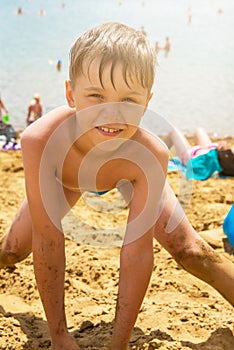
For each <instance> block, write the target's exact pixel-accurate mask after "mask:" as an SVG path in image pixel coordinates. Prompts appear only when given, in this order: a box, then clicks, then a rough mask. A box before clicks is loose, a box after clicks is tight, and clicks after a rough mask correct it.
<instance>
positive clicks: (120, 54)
mask: <svg viewBox="0 0 234 350" xmlns="http://www.w3.org/2000/svg"><path fill="white" fill-rule="evenodd" d="M97 58H100V65H99V79H100V82H101V84H102V74H103V70H104V68H105V66H106V65H107V64H108V63H110V62H111V73H110V75H111V82H112V84H113V86H114V81H113V72H114V68H115V66H116V64H117V63H119V62H121V63H122V75H123V78H124V81H125V82H126V84H127V85H128V86H129V85H130V84H131V81H132V80H133V78H136V79H137V81H138V82H139V83H140V85H141V86H142V87H144V88H147V89H148V91H149V92H150V90H151V88H152V86H153V83H154V76H155V65H156V56H155V50H154V49H153V48H152V47H151V45H150V43H149V41H148V40H147V38H146V36H145V34H144V33H143V32H142V31H141V30H136V29H134V28H131V27H128V26H126V25H124V24H121V23H117V22H110V23H104V24H102V25H99V26H97V27H94V28H92V29H90V30H88V31H86V32H85V33H84V34H82V35H81V36H80V37H79V38H78V39H77V40H76V41H75V43H74V44H73V46H72V48H71V51H70V68H69V76H70V81H71V85H72V86H73V87H74V84H75V80H76V78H77V77H78V76H79V74H81V73H84V72H83V64H84V61H86V60H87V61H88V64H89V67H90V64H91V63H92V61H93V60H95V59H97ZM87 61H86V62H87ZM87 73H88V75H89V71H88V72H87Z"/></svg>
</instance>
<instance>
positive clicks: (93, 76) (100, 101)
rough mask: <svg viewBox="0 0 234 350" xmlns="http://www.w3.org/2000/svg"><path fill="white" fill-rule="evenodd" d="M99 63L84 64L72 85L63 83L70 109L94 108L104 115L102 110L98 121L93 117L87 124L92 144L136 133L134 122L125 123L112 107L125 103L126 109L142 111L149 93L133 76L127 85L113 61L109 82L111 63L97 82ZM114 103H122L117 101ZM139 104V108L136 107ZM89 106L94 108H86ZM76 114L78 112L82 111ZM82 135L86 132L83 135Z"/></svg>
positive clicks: (126, 137) (124, 119) (119, 67)
mask: <svg viewBox="0 0 234 350" xmlns="http://www.w3.org/2000/svg"><path fill="white" fill-rule="evenodd" d="M99 64H100V61H99V60H98V59H96V60H94V61H93V62H92V63H91V65H90V66H89V67H88V65H87V66H85V65H84V69H83V72H84V73H83V74H81V75H79V76H78V77H77V79H76V81H75V82H74V86H73V88H72V87H71V85H70V82H66V97H67V101H68V104H69V106H70V107H72V108H74V107H75V108H76V111H77V112H80V111H82V110H84V109H87V108H89V110H90V111H91V113H93V111H95V110H96V111H98V112H97V113H96V115H97V114H99V115H104V114H103V113H101V112H100V111H101V110H102V109H103V110H104V109H105V118H104V119H103V118H100V120H99V122H98V121H97V120H98V118H97V117H96V120H95V123H93V127H92V128H91V127H87V131H88V133H89V136H90V138H92V140H93V143H94V144H97V143H100V142H103V141H105V140H110V139H115V138H122V139H130V138H131V137H132V136H133V135H134V133H135V132H136V129H137V125H136V124H134V123H131V122H129V123H128V122H126V118H122V117H121V116H120V115H118V112H117V110H118V108H116V106H119V105H123V106H124V105H126V108H129V107H130V109H131V108H132V110H134V108H135V110H136V111H137V108H138V111H139V110H141V111H144V110H145V109H146V108H147V105H148V102H149V100H150V99H151V97H152V94H149V91H148V89H147V88H144V87H142V86H141V85H140V84H139V82H138V81H137V79H135V78H132V80H131V79H130V78H129V79H128V80H127V81H128V82H129V86H128V85H127V84H126V82H125V80H124V78H123V76H122V64H121V63H117V64H116V66H115V68H114V72H113V82H112V81H111V63H110V64H107V65H106V66H105V68H104V70H103V74H102V84H101V81H100V77H99ZM116 102H122V103H121V104H117V103H116ZM106 104H107V105H106ZM139 105H140V106H141V108H139ZM90 107H94V108H92V109H90ZM107 111H108V112H107ZM93 114H95V113H93ZM138 114H139V113H138ZM142 114H143V112H142V113H141V115H142ZM80 115H82V112H81V113H80ZM86 115H87V113H86ZM84 120H85V118H84ZM129 120H130V118H129ZM89 123H90V121H89ZM86 136H88V135H87V134H86Z"/></svg>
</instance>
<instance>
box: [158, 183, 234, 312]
mask: <svg viewBox="0 0 234 350" xmlns="http://www.w3.org/2000/svg"><path fill="white" fill-rule="evenodd" d="M177 203H178V200H177V198H176V197H175V195H174V193H173V191H172V189H171V188H170V186H169V185H168V186H167V187H166V191H165V198H164V205H163V210H162V213H161V215H160V217H159V219H158V221H157V223H156V225H155V238H156V239H157V241H158V242H159V243H160V244H161V245H162V246H163V247H164V248H165V249H166V250H167V251H168V252H169V253H170V254H171V255H172V256H173V257H174V259H175V260H176V261H177V262H178V263H179V264H180V265H181V266H182V267H183V268H184V269H185V270H187V271H188V272H189V273H191V274H193V275H194V276H196V277H198V278H199V279H201V280H203V281H204V282H206V283H208V284H209V285H211V286H212V287H213V288H215V289H216V290H217V291H218V292H219V293H220V294H221V295H222V296H223V297H224V298H225V299H226V300H227V301H228V302H229V303H230V304H231V305H233V306H234V264H233V263H232V262H231V261H230V260H228V259H226V258H225V257H223V256H222V255H219V254H217V253H216V252H215V251H214V250H213V249H212V248H211V247H210V246H209V245H208V244H207V243H206V242H205V241H204V240H203V239H202V238H201V237H200V235H199V234H198V233H197V232H196V231H195V230H194V229H193V227H192V225H191V224H190V223H189V221H188V219H187V218H186V216H185V215H183V214H182V212H183V211H182V210H180V209H179V207H178V204H177ZM171 218H172V220H171ZM168 221H170V222H171V225H169V226H171V231H170V232H168V229H167V228H168Z"/></svg>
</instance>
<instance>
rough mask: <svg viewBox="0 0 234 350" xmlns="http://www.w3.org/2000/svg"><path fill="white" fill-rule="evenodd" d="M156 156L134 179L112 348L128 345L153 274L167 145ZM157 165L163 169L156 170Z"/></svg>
mask: <svg viewBox="0 0 234 350" xmlns="http://www.w3.org/2000/svg"><path fill="white" fill-rule="evenodd" d="M156 157H157V161H156V163H157V164H156V166H155V167H154V166H153V164H152V163H150V165H149V168H148V170H149V171H147V169H146V172H145V173H148V174H149V176H145V175H144V174H142V172H140V176H138V178H137V179H136V180H135V181H134V183H133V196H132V200H131V202H130V210H129V218H128V225H127V229H126V234H125V243H126V244H124V245H123V247H122V249H121V256H120V275H119V292H118V301H117V306H116V317H115V327H114V333H113V337H112V342H111V348H110V349H111V350H127V349H128V343H129V340H130V337H131V332H132V330H133V327H134V324H135V322H136V319H137V316H138V313H139V310H140V307H141V304H142V301H143V299H144V296H145V293H146V290H147V287H148V284H149V281H150V277H151V274H152V269H153V262H154V257H153V234H154V223H155V222H156V220H157V215H158V211H159V203H160V200H161V194H162V192H163V188H164V185H165V179H166V173H167V164H168V151H167V150H165V149H164V148H163V149H162V151H161V152H159V154H158V155H156ZM147 167H148V165H147ZM157 168H158V169H159V172H158V173H155V171H156V169H157ZM151 175H152V177H151ZM129 237H130V238H129ZM134 237H135V238H134Z"/></svg>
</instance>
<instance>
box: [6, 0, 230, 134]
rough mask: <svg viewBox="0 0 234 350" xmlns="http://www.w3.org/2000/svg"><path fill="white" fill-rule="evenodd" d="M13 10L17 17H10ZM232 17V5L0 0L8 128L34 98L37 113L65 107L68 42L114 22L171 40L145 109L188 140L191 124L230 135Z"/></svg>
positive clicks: (169, 0) (170, 0) (21, 123)
mask: <svg viewBox="0 0 234 350" xmlns="http://www.w3.org/2000/svg"><path fill="white" fill-rule="evenodd" d="M19 7H22V9H23V14H22V15H17V14H16V10H17V9H18V8H19ZM189 7H190V10H189ZM220 8H222V9H223V13H218V9H220ZM41 9H43V10H44V11H45V15H44V16H40V15H39V11H40V10H41ZM189 13H191V14H192V19H191V23H189V18H188V15H189ZM233 17H234V2H233V1H232V0H223V1H222V2H221V1H217V0H213V1H211V0H191V1H187V0H177V1H175V0H145V1H143V0H122V1H110V0H100V1H96V0H87V1H72V0H67V1H66V2H65V7H64V8H62V7H61V1H58V0H53V1H49V2H48V1H46V0H40V1H33V0H27V1H26V0H11V1H9V0H0V48H1V55H0V92H1V95H2V98H3V101H4V102H5V104H6V105H7V107H8V109H9V112H10V117H11V123H12V124H13V125H14V126H15V127H16V128H24V127H25V119H26V113H27V106H28V104H29V102H30V101H31V99H32V96H33V94H34V93H35V92H39V93H40V94H41V97H42V103H43V109H44V112H47V111H49V110H51V109H52V108H54V107H56V106H58V105H61V104H64V103H66V101H65V95H64V81H65V80H66V79H67V77H68V56H69V49H70V47H71V45H72V43H73V42H74V40H75V39H76V37H77V36H78V35H79V34H81V33H82V32H83V31H84V30H86V29H88V28H89V27H91V26H93V25H96V24H99V23H102V22H105V21H121V22H124V23H126V24H128V25H130V26H133V27H135V28H138V29H140V28H141V27H142V26H143V27H144V29H145V31H146V32H147V36H148V38H149V39H150V40H151V42H152V44H153V45H154V44H155V42H156V41H158V42H159V44H160V45H163V44H164V42H165V37H166V36H169V37H170V39H171V43H172V46H171V50H170V52H169V54H168V56H167V57H166V56H165V53H164V51H160V52H159V55H158V63H159V64H158V67H157V78H156V84H155V86H154V89H153V90H154V97H153V100H152V102H151V104H150V109H152V110H153V111H155V112H157V113H159V114H160V115H161V116H162V117H163V118H165V119H166V120H168V121H169V122H170V123H172V124H173V125H176V126H177V127H179V128H181V129H182V130H183V131H185V132H186V133H188V134H191V133H192V132H193V130H194V128H195V127H196V126H198V125H199V126H203V127H205V129H206V130H207V131H208V132H209V133H211V134H215V135H218V136H226V135H231V136H233V135H234V123H233V120H234V118H233V111H234V98H233V96H234V93H233V92H234V74H233V73H234V41H233V29H234V18H233ZM58 59H61V60H62V70H61V71H60V72H58V71H57V70H56V67H55V65H56V62H57V60H58Z"/></svg>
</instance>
